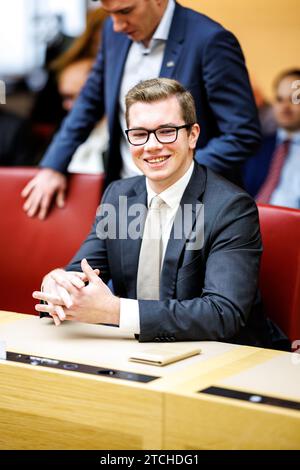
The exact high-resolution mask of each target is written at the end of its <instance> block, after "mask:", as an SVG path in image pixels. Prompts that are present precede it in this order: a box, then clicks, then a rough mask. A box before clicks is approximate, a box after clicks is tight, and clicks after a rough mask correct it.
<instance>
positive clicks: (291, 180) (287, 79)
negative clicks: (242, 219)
mask: <svg viewBox="0 0 300 470" xmlns="http://www.w3.org/2000/svg"><path fill="white" fill-rule="evenodd" d="M297 82H298V86H297ZM297 88H298V91H297ZM274 93H275V96H274V103H273V113H274V118H275V121H276V125H277V129H276V132H275V133H273V134H272V135H269V136H267V137H265V138H264V140H263V143H262V146H261V149H260V150H259V152H258V153H257V154H256V155H255V156H254V157H252V158H250V159H249V160H248V161H247V163H246V164H245V169H244V182H245V188H246V190H247V191H248V192H249V193H250V194H251V195H252V196H254V197H255V199H256V201H257V202H258V203H262V204H273V205H277V206H287V207H294V208H296V209H300V102H299V101H300V100H299V97H300V69H291V70H287V71H285V72H282V73H281V74H280V75H279V76H278V77H277V78H276V80H275V82H274ZM297 96H298V99H297ZM293 97H294V98H293Z"/></svg>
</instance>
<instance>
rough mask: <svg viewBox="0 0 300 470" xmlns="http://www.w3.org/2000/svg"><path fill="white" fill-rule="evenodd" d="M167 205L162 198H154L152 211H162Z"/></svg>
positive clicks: (151, 205) (151, 206)
mask: <svg viewBox="0 0 300 470" xmlns="http://www.w3.org/2000/svg"><path fill="white" fill-rule="evenodd" d="M164 204H165V201H164V200H163V199H162V198H161V197H160V196H154V198H152V200H151V202H150V208H151V209H160V208H161V207H162V206H163V205H164Z"/></svg>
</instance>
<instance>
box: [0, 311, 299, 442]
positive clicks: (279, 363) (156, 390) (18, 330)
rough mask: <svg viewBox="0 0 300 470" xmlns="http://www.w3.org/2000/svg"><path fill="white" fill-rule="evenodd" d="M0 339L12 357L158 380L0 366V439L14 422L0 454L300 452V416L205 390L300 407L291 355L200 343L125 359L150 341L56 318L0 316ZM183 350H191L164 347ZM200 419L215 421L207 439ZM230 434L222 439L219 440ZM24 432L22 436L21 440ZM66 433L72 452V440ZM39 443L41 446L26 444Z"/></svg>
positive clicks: (296, 366) (8, 364)
mask: <svg viewBox="0 0 300 470" xmlns="http://www.w3.org/2000/svg"><path fill="white" fill-rule="evenodd" d="M0 341H5V342H6V349H7V350H9V351H15V352H18V353H26V354H30V355H36V356H42V357H49V358H54V359H60V360H67V361H72V362H79V363H86V364H90V365H96V366H97V367H108V368H117V369H119V370H124V371H128V372H134V373H140V374H148V375H153V376H157V377H159V378H158V379H156V380H153V381H151V382H149V383H144V384H141V383H138V382H132V381H125V380H121V379H114V380H112V379H111V378H109V377H98V376H94V375H93V376H89V375H88V374H78V373H76V372H71V371H61V370H55V369H49V368H47V367H46V368H44V367H39V366H37V367H32V366H30V365H24V364H19V363H12V362H9V361H4V362H1V364H0V394H1V396H2V398H3V403H4V404H3V405H2V411H5V413H8V415H7V416H6V414H5V413H4V415H5V416H6V418H5V419H4V420H1V418H0V436H1V435H2V436H3V435H5V434H6V435H7V419H8V416H9V420H10V422H11V423H12V424H11V433H10V437H9V438H6V439H4V438H3V437H0V447H1V448H98V449H101V448H111V449H114V448H115V449H116V448H119V449H121V448H127V449H136V448H145V449H151V448H152V449H155V448H156V449H159V448H170V449H171V448H174V449H180V448H187V449H189V448H190V449H191V448H300V411H297V410H295V409H290V408H286V407H281V406H267V405H259V404H256V403H249V402H242V401H240V400H235V399H228V398H224V397H213V396H210V395H205V394H203V393H199V391H201V390H203V389H205V388H206V387H210V386H214V387H222V388H227V389H233V390H236V391H242V392H249V393H251V394H255V395H260V394H261V395H268V396H272V397H276V398H281V399H283V400H293V401H296V402H300V360H298V361H297V360H296V359H297V358H298V357H297V358H295V354H290V353H284V352H280V351H273V350H267V349H260V348H253V347H246V346H239V345H233V344H227V343H220V342H210V341H203V342H194V343H193V345H195V346H199V347H200V348H201V350H202V354H200V355H198V356H194V357H191V358H188V359H184V360H181V361H179V362H177V363H175V364H170V365H167V366H164V367H157V366H149V365H144V364H138V363H133V362H130V361H129V357H130V356H131V355H132V354H133V353H136V352H137V351H139V350H145V349H147V348H149V344H146V343H138V341H136V340H135V339H131V338H128V337H127V338H120V337H119V335H118V330H117V329H115V328H108V327H104V326H99V325H86V324H76V323H71V322H65V323H64V324H62V325H61V326H60V327H55V326H54V325H53V323H52V320H49V319H43V320H40V319H39V318H38V317H32V316H27V315H26V316H24V315H21V314H13V313H11V312H0ZM185 345H188V347H190V343H172V344H170V343H163V344H159V347H160V348H161V349H168V348H170V347H172V348H174V347H175V346H177V347H180V348H184V347H185ZM156 346H157V345H156ZM297 356H298V355H297ZM79 376H80V377H79ZM20 388H21V389H23V392H24V393H20ZM45 390H47V391H48V392H45ZM66 391H67V392H66ZM43 393H48V394H47V409H46V408H45V402H43V398H42V397H43ZM37 396H39V397H40V399H41V401H40V402H39V403H37V399H36V397H37ZM12 397H14V398H13V399H12ZM87 397H88V398H87ZM43 403H44V406H43ZM72 404H73V405H72ZM58 405H59V406H58ZM216 410H218V415H219V416H222V419H221V421H220V422H219V423H218V425H216V424H215V425H213V424H212V415H211V413H212V414H214V413H215V412H216ZM20 416H22V419H25V418H24V417H27V418H26V419H25V422H24V425H25V429H27V430H28V429H30V433H29V432H27V434H26V435H27V438H26V439H25V437H24V432H25V431H24V432H23V434H22V432H21V431H20V426H19V425H18V424H17V422H19V421H20ZM28 416H29V417H28ZM198 420H199V423H200V422H201V421H203V420H204V421H205V420H208V421H209V422H210V424H209V425H208V424H207V426H206V432H205V433H204V432H202V431H200V429H202V430H203V427H202V426H198ZM245 420H246V421H247V420H248V421H249V423H251V426H250V429H251V430H252V432H251V436H250V435H249V432H248V433H247V434H246V437H245V435H244V434H243V433H241V429H243V426H244V421H245ZM270 420H271V421H270ZM32 423H35V425H34V426H33V425H32ZM264 425H266V426H267V425H268V426H269V427H270V426H271V429H273V431H274V432H275V438H274V436H272V438H271V437H267V436H268V435H269V434H268V433H264V435H265V438H264V439H262V440H261V441H260V440H259V439H258V437H257V434H258V432H259V431H260V430H261V429H262V428H263V427H264ZM2 426H3V432H4V434H3V433H2ZM57 426H59V427H60V428H61V429H63V430H64V432H63V433H62V436H64V438H63V439H62V438H59V439H57V433H55V431H54V429H56V427H57ZM228 426H229V430H228V429H227V428H228ZM230 426H231V428H232V429H231V431H230ZM33 428H34V429H33ZM45 428H47V432H46V431H45ZM23 429H24V426H23ZM38 429H39V430H41V429H43V430H44V436H47V439H42V437H41V436H42V434H41V432H39V433H37V430H38ZM225 429H226V435H227V437H226V439H224V438H223V437H220V436H224V435H225V434H224V432H223V431H224V430H225ZM289 429H290V431H289V432H288V430H289ZM20 432H21V435H22V438H19V437H18V438H17V437H16V436H17V435H18V436H20ZM25 433H26V432H25ZM70 433H72V441H73V444H72V445H73V446H74V447H70V445H71V444H70V442H69V441H68V439H67V437H68V436H69V434H70ZM218 433H219V434H218ZM29 435H31V437H29ZM60 435H61V434H60ZM228 435H229V436H231V438H230V439H228ZM74 436H77V437H76V438H74ZM86 436H89V438H87V437H86ZM91 436H92V437H91ZM276 436H277V438H276ZM33 442H35V447H30V446H32V443H33ZM260 442H261V445H260V444H259V443H260ZM239 443H240V444H239ZM16 446H17V447H16ZM20 446H21V447H20ZM22 446H23V447H22Z"/></svg>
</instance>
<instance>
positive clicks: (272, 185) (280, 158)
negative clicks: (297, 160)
mask: <svg viewBox="0 0 300 470" xmlns="http://www.w3.org/2000/svg"><path fill="white" fill-rule="evenodd" d="M290 143H291V142H290V140H284V141H283V142H282V143H281V144H279V145H278V147H277V148H276V150H275V153H274V155H273V158H272V162H271V165H270V169H269V172H268V175H267V178H266V180H265V182H264V184H263V185H262V187H261V188H260V191H259V192H258V194H257V196H256V198H255V200H256V202H259V203H261V204H268V203H269V201H270V199H271V196H272V193H273V191H274V190H275V189H276V186H277V185H278V183H279V180H280V175H281V171H282V168H283V165H284V162H285V159H286V157H287V155H288V153H289V148H290ZM257 170H258V171H259V168H258V169H257Z"/></svg>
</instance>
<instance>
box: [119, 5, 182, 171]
mask: <svg viewBox="0 0 300 470" xmlns="http://www.w3.org/2000/svg"><path fill="white" fill-rule="evenodd" d="M174 10H175V1H174V0H169V2H168V5H167V8H166V10H165V13H164V15H163V17H162V19H161V21H160V23H159V25H158V27H157V28H156V30H155V32H154V34H153V37H152V39H151V41H150V43H149V46H148V47H145V46H144V44H143V43H141V42H133V43H132V45H131V47H130V50H129V52H128V56H127V59H126V62H125V67H124V73H123V79H122V83H121V88H120V99H119V109H120V111H119V121H120V125H121V129H122V137H121V142H120V152H121V157H122V162H123V166H122V171H121V177H122V178H128V177H130V176H136V175H141V174H142V173H141V172H140V171H139V170H138V168H137V167H136V166H135V164H134V163H133V161H132V157H131V154H130V150H129V144H128V141H127V139H126V135H125V132H124V130H125V129H127V125H126V120H125V96H126V94H127V92H128V91H129V90H130V89H131V88H132V87H133V86H134V85H136V84H137V83H138V82H140V81H142V80H148V79H150V78H157V77H158V76H159V72H160V69H161V66H162V61H163V57H164V52H165V47H166V42H167V39H168V36H169V32H170V28H171V23H172V19H173V14H174Z"/></svg>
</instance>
